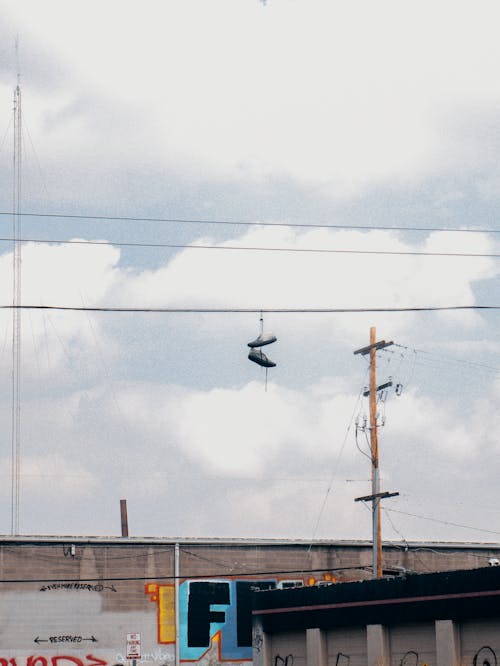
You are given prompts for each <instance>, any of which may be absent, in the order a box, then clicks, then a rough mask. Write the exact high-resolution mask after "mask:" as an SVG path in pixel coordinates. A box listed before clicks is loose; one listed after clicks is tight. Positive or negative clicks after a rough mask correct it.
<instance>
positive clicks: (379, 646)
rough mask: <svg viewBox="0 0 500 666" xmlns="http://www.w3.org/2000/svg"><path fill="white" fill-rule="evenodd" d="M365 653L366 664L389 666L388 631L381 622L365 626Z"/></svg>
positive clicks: (370, 665)
mask: <svg viewBox="0 0 500 666" xmlns="http://www.w3.org/2000/svg"><path fill="white" fill-rule="evenodd" d="M366 653H367V658H368V666H390V663H391V650H390V646H389V632H388V630H387V627H384V626H382V625H381V624H369V625H368V626H367V627H366Z"/></svg>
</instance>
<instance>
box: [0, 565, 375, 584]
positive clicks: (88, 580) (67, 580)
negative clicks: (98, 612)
mask: <svg viewBox="0 0 500 666" xmlns="http://www.w3.org/2000/svg"><path fill="white" fill-rule="evenodd" d="M365 569H369V566H368V565H367V566H363V565H359V566H350V567H321V568H316V569H307V570H303V569H300V568H298V569H285V570H282V571H237V572H234V571H233V572H231V574H228V573H227V572H224V573H220V572H218V573H205V574H193V575H191V574H185V573H184V574H182V575H181V576H174V575H169V576H100V577H99V578H5V579H4V578H2V579H0V584H2V583H5V584H9V583H43V584H45V583H113V582H120V581H121V582H131V581H151V580H184V579H185V578H186V576H188V577H189V579H193V580H197V579H200V580H205V579H207V578H224V577H227V576H228V575H230V576H231V577H236V576H238V577H245V578H247V577H253V576H259V577H261V576H282V575H283V574H297V573H325V572H333V571H363V570H365Z"/></svg>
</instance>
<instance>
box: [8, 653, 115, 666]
mask: <svg viewBox="0 0 500 666" xmlns="http://www.w3.org/2000/svg"><path fill="white" fill-rule="evenodd" d="M111 665H112V662H111V663H110V662H108V661H106V660H105V659H99V658H98V657H94V656H93V655H91V654H88V655H86V656H85V657H82V656H78V657H77V656H75V655H57V656H53V657H44V656H41V655H31V656H29V657H26V658H25V659H17V658H15V657H14V658H10V659H7V658H6V657H0V666H111ZM116 666H118V665H116Z"/></svg>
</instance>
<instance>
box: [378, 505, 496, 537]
mask: <svg viewBox="0 0 500 666" xmlns="http://www.w3.org/2000/svg"><path fill="white" fill-rule="evenodd" d="M386 510H387V511H392V513H401V514H403V515H404V516H411V517H412V518H420V519H421V520H430V521H432V522H434V523H440V524H441V525H449V526H450V527H462V528H464V529H466V530H474V531H475V532H487V533H488V534H500V532H498V531H495V530H487V529H482V528H481V527H471V525H461V524H460V523H452V522H450V521H448V520H439V519H438V518H431V517H429V516H419V515H417V514H416V513H408V512H407V511H399V510H398V509H386Z"/></svg>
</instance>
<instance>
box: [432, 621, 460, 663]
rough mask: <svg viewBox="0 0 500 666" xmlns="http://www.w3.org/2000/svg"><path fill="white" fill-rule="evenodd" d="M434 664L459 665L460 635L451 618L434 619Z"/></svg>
mask: <svg viewBox="0 0 500 666" xmlns="http://www.w3.org/2000/svg"><path fill="white" fill-rule="evenodd" d="M435 626H436V666H460V660H461V656H460V637H459V633H458V627H457V625H456V624H455V623H454V622H453V620H436V623H435Z"/></svg>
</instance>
